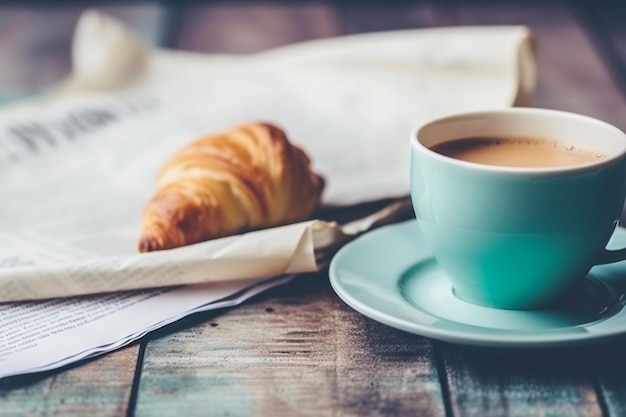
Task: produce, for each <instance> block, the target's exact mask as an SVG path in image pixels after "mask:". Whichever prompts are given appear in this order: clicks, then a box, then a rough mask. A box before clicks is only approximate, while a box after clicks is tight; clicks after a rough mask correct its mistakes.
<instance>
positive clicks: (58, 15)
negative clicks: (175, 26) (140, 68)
mask: <svg viewBox="0 0 626 417" xmlns="http://www.w3.org/2000/svg"><path fill="white" fill-rule="evenodd" d="M88 8H89V7H88V6H79V5H76V4H75V5H72V6H50V5H49V4H38V5H30V6H15V5H1V6H0V57H1V58H0V62H1V63H2V64H1V65H0V104H3V103H7V102H9V101H11V100H14V99H17V98H21V97H24V96H28V95H32V94H36V93H37V92H39V91H41V90H42V89H45V88H48V87H50V86H51V85H52V84H53V83H55V82H58V81H59V80H61V79H62V78H63V77H65V76H66V75H67V74H68V73H69V71H70V70H71V57H70V50H71V41H72V36H73V33H74V28H75V26H76V22H77V21H78V18H79V16H80V15H81V13H82V12H84V11H85V10H87V9H88ZM98 9H99V10H102V11H103V12H105V13H108V14H110V15H112V16H115V17H117V18H119V19H120V20H122V21H124V22H126V23H127V24H128V25H130V26H131V27H132V28H133V29H134V30H136V32H137V34H138V36H139V37H140V39H142V40H143V41H144V42H146V43H148V44H156V43H159V42H161V37H162V34H161V27H162V22H163V19H164V18H165V14H164V10H163V8H162V7H160V6H159V5H157V4H149V3H145V4H132V5H103V6H101V7H99V8H98Z"/></svg>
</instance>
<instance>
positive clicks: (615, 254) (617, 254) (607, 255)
mask: <svg viewBox="0 0 626 417" xmlns="http://www.w3.org/2000/svg"><path fill="white" fill-rule="evenodd" d="M624 260H626V248H624V249H617V250H610V249H605V250H604V251H603V252H602V254H601V255H600V258H599V259H598V261H597V262H596V263H595V264H596V265H604V264H611V263H614V262H619V261H624Z"/></svg>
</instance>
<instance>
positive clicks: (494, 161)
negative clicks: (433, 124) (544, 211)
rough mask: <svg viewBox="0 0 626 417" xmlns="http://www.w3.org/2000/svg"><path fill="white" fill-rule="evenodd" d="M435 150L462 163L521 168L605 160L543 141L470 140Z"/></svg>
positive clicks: (530, 139)
mask: <svg viewBox="0 0 626 417" xmlns="http://www.w3.org/2000/svg"><path fill="white" fill-rule="evenodd" d="M432 150H433V151H435V152H437V153H439V154H442V155H445V156H448V157H451V158H455V159H459V160H462V161H467V162H474V163H478V164H485V165H496V166H508V167H520V168H550V167H567V166H575V165H584V164H588V163H590V162H594V161H597V160H599V159H602V158H604V157H605V156H604V155H603V154H602V153H600V152H596V151H593V150H589V149H581V148H578V147H575V146H572V145H568V144H567V143H564V142H561V141H557V140H550V139H542V138H508V137H507V138H505V137H502V138H494V137H468V138H462V139H454V140H450V141H446V142H443V143H440V144H437V145H435V146H434V147H433V148H432Z"/></svg>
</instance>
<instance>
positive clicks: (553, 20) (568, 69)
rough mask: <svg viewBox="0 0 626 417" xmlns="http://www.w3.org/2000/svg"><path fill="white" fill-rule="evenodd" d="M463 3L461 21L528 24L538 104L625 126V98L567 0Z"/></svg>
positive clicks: (462, 22) (459, 5)
mask: <svg viewBox="0 0 626 417" xmlns="http://www.w3.org/2000/svg"><path fill="white" fill-rule="evenodd" d="M485 4H486V3H484V2H481V1H478V2H463V1H460V2H459V4H458V8H457V16H458V18H459V20H458V23H459V24H466V25H468V24H469V25H494V24H497V25H502V24H504V25H511V24H515V25H526V26H528V27H530V28H531V29H532V31H533V32H534V34H535V37H536V44H537V58H538V84H537V93H536V99H535V102H534V103H533V104H534V105H535V106H538V107H548V108H554V109H559V110H568V111H573V112H578V113H583V114H587V115H590V116H594V117H598V118H601V119H603V120H606V121H608V122H610V123H613V124H615V125H617V126H618V127H621V128H626V118H624V116H623V115H624V109H625V108H626V100H625V99H624V97H623V96H622V95H621V94H620V92H619V88H618V86H617V84H616V83H615V81H614V79H613V78H612V76H611V72H610V71H609V69H608V68H607V67H606V65H605V63H604V61H603V60H602V59H601V56H600V54H599V53H598V52H597V51H596V50H595V49H594V45H593V43H592V41H591V40H590V38H589V37H588V36H587V33H586V30H585V28H584V27H581V26H580V25H579V22H578V21H577V20H576V18H575V15H574V13H573V11H572V9H570V8H569V7H567V2H559V1H549V2H541V1H532V0H531V1H529V2H522V1H515V2H502V3H493V4H492V3H489V7H486V6H485Z"/></svg>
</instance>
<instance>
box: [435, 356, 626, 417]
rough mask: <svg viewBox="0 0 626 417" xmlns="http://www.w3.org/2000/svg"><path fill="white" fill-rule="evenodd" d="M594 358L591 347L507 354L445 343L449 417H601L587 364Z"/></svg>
mask: <svg viewBox="0 0 626 417" xmlns="http://www.w3.org/2000/svg"><path fill="white" fill-rule="evenodd" d="M597 354H598V352H597V351H596V350H594V349H591V350H571V349H570V350H568V349H565V350H555V351H551V352H550V351H537V352H533V351H532V350H531V351H510V352H507V351H506V350H505V351H502V350H493V351H488V350H486V351H480V350H467V349H463V348H459V347H455V346H451V345H446V346H445V347H444V361H445V368H446V370H447V378H448V385H449V393H450V403H451V408H452V410H453V414H454V415H458V416H467V417H470V416H477V417H478V416H480V417H492V416H493V417H499V416H520V417H522V416H555V417H556V416H563V417H573V416H585V417H601V416H603V415H604V414H603V407H602V402H601V401H602V400H601V398H599V397H598V395H597V392H596V390H595V386H594V382H595V372H596V370H595V369H594V368H593V367H591V366H589V364H591V363H593V361H594V356H596V355H597ZM618 415H619V414H618Z"/></svg>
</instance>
